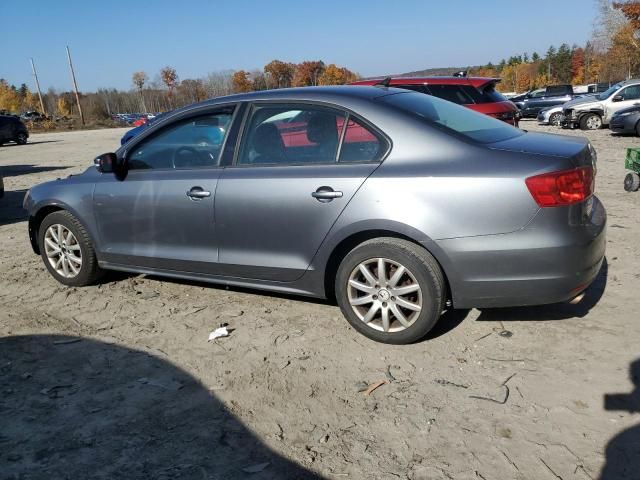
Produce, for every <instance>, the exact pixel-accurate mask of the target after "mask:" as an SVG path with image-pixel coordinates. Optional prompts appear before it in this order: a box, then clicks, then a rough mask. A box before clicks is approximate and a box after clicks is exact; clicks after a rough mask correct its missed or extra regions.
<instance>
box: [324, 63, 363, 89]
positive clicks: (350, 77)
mask: <svg viewBox="0 0 640 480" xmlns="http://www.w3.org/2000/svg"><path fill="white" fill-rule="evenodd" d="M357 78H358V76H357V75H356V74H355V73H354V72H352V71H351V70H349V69H348V68H345V67H338V66H337V65H335V64H334V63H332V64H331V65H328V66H327V68H325V69H324V72H323V73H322V75H320V79H319V85H344V84H346V83H350V82H353V81H355V80H357Z"/></svg>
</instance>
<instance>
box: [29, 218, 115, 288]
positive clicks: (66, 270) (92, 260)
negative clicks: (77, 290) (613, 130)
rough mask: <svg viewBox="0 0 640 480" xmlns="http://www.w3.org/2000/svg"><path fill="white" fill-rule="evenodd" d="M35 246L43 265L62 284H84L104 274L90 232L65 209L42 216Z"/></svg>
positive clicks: (90, 282)
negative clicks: (38, 250)
mask: <svg viewBox="0 0 640 480" xmlns="http://www.w3.org/2000/svg"><path fill="white" fill-rule="evenodd" d="M38 246H39V247H40V256H41V257H42V260H43V261H44V265H45V267H47V270H49V273H50V274H51V275H52V276H53V278H55V279H56V280H57V281H58V282H60V283H62V284H63V285H67V286H70V287H84V286H86V285H91V284H93V283H95V282H96V281H97V280H98V279H100V277H101V276H102V274H103V271H102V269H101V268H100V267H99V266H98V260H97V258H96V253H95V250H94V248H93V244H92V242H91V239H90V237H89V234H88V233H87V231H86V230H85V228H84V226H83V225H82V224H81V223H80V221H78V219H77V218H76V217H74V216H73V215H72V214H71V213H69V212H67V211H57V212H53V213H50V214H49V215H47V216H46V217H45V218H44V220H43V221H42V223H41V224H40V228H39V229H38Z"/></svg>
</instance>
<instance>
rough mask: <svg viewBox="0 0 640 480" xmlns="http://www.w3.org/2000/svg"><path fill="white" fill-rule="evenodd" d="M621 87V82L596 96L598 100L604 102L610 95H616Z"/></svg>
mask: <svg viewBox="0 0 640 480" xmlns="http://www.w3.org/2000/svg"><path fill="white" fill-rule="evenodd" d="M621 86H622V82H620V83H616V84H615V85H614V86H613V87H609V89H608V90H606V91H604V92H602V93H601V94H600V95H598V100H606V99H607V98H609V97H610V96H611V95H613V94H614V93H616V92H617V91H618V89H619V88H620V87H621Z"/></svg>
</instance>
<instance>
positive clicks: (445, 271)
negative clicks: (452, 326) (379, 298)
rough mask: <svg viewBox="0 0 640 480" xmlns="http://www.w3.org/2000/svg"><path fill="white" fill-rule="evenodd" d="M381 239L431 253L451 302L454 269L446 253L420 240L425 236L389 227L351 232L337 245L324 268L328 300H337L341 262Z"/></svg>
mask: <svg viewBox="0 0 640 480" xmlns="http://www.w3.org/2000/svg"><path fill="white" fill-rule="evenodd" d="M381 237H391V238H399V239H402V240H406V241H408V242H411V243H413V244H414V245H417V246H419V247H421V248H424V249H425V250H426V251H427V252H429V253H430V254H431V255H432V256H433V258H434V259H435V260H436V262H437V263H438V266H439V267H440V270H441V271H442V275H443V276H444V280H445V286H446V290H447V300H450V299H451V298H452V295H453V290H452V288H451V283H450V278H451V275H454V274H453V272H452V267H451V265H450V263H449V260H448V257H446V255H445V254H444V252H443V251H442V250H441V249H440V248H439V247H437V245H436V243H435V242H433V241H432V240H430V239H427V240H424V239H420V240H418V239H419V238H420V237H424V235H421V236H417V235H411V233H410V232H407V231H406V230H405V231H401V229H398V228H389V226H386V227H383V228H366V229H362V230H358V231H356V232H351V233H349V234H348V235H345V236H344V237H343V238H341V239H340V240H339V241H337V242H336V243H335V245H334V246H333V248H332V249H331V251H330V253H329V254H328V256H327V261H326V262H325V267H324V276H323V280H324V292H325V295H326V297H327V298H328V299H331V300H334V299H335V279H336V275H337V273H338V267H339V266H340V262H342V260H343V259H344V257H345V256H346V255H347V254H348V253H349V252H350V251H351V250H353V249H354V248H356V247H357V246H358V245H360V244H361V243H364V242H366V241H367V240H372V239H374V238H381Z"/></svg>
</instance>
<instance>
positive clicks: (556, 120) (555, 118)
mask: <svg viewBox="0 0 640 480" xmlns="http://www.w3.org/2000/svg"><path fill="white" fill-rule="evenodd" d="M561 123H562V114H561V113H558V112H556V113H552V114H551V116H550V117H549V125H553V126H554V127H559V126H560V124H561Z"/></svg>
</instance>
